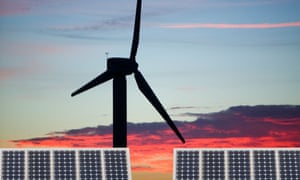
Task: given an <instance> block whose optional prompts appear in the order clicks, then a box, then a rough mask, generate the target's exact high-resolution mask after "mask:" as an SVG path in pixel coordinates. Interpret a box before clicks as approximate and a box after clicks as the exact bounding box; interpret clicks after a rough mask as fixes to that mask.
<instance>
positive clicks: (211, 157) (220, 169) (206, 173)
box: [202, 151, 225, 180]
mask: <svg viewBox="0 0 300 180" xmlns="http://www.w3.org/2000/svg"><path fill="white" fill-rule="evenodd" d="M202 156H203V158H202V170H203V176H202V177H203V178H204V179H215V180H217V179H220V180H221V179H224V178H225V169H224V165H225V164H224V152H223V151H203V154H202Z"/></svg>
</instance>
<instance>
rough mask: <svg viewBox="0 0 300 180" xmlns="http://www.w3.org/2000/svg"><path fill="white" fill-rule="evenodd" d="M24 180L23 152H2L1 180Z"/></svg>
mask: <svg viewBox="0 0 300 180" xmlns="http://www.w3.org/2000/svg"><path fill="white" fill-rule="evenodd" d="M24 178H25V154H24V152H23V151H4V152H3V155H2V179H24Z"/></svg>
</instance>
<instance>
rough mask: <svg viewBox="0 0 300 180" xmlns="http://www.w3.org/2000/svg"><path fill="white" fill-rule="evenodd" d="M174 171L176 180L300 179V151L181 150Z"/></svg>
mask: <svg viewBox="0 0 300 180" xmlns="http://www.w3.org/2000/svg"><path fill="white" fill-rule="evenodd" d="M193 153H195V154H198V156H195V155H193ZM192 167H197V168H195V169H193V168H192ZM173 171H174V172H173V179H174V180H181V179H205V180H206V179H208V180H210V179H211V180H217V179H222V180H223V179H226V180H300V148H244V149H243V148H238V149H233V148H215V149H211V148H210V149H209V148H197V149H196V148H194V149H193V148H191V149H189V148H182V149H180V148H178V149H174V169H173Z"/></svg>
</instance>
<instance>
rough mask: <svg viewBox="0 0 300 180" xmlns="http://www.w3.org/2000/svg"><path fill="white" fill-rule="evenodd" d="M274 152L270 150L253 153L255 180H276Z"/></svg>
mask: <svg viewBox="0 0 300 180" xmlns="http://www.w3.org/2000/svg"><path fill="white" fill-rule="evenodd" d="M275 168H276V167H275V152H274V151H272V150H262V151H259V150H256V151H254V173H255V179H257V180H261V179H268V180H271V179H276V172H275Z"/></svg>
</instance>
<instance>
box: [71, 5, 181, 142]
mask: <svg viewBox="0 0 300 180" xmlns="http://www.w3.org/2000/svg"><path fill="white" fill-rule="evenodd" d="M141 9H142V0H137V5H136V14H135V23H134V32H133V40H132V46H131V52H130V57H129V58H122V57H112V58H108V59H107V70H106V71H105V72H103V73H102V74H100V75H99V76H98V77H96V78H95V79H93V80H92V81H90V82H89V83H87V84H85V85H84V86H82V87H81V88H79V89H78V90H76V91H75V92H73V93H72V95H71V96H75V95H77V94H79V93H81V92H83V91H86V90H88V89H90V88H93V87H95V86H97V85H99V84H102V83H104V82H106V81H108V80H110V79H113V147H127V119H126V118H127V117H126V116H127V113H126V111H127V110H126V109H127V107H126V101H127V99H126V76H127V75H130V74H132V73H133V74H134V77H135V80H136V83H137V85H138V88H139V89H140V91H141V92H142V93H143V94H144V96H145V97H146V98H147V99H148V100H149V102H150V103H151V104H152V105H153V106H154V107H155V109H156V110H157V111H158V112H159V114H160V115H161V116H162V117H163V118H164V119H165V121H166V122H167V123H168V125H169V126H170V128H171V129H172V130H173V131H174V132H175V134H176V135H177V136H178V137H179V139H180V140H181V141H182V142H183V143H185V140H184V138H183V137H182V135H181V134H180V132H179V131H178V129H177V127H176V125H175V124H174V122H173V121H172V120H171V118H170V116H169V115H168V113H167V112H166V110H165V109H164V107H163V106H162V104H161V103H160V101H159V100H158V98H157V97H156V96H155V94H154V92H153V91H152V89H151V88H150V86H149V84H148V83H147V82H146V80H145V78H144V77H143V75H142V73H141V72H140V71H139V70H138V64H137V62H136V54H137V49H138V44H139V34H140V19H141Z"/></svg>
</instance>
